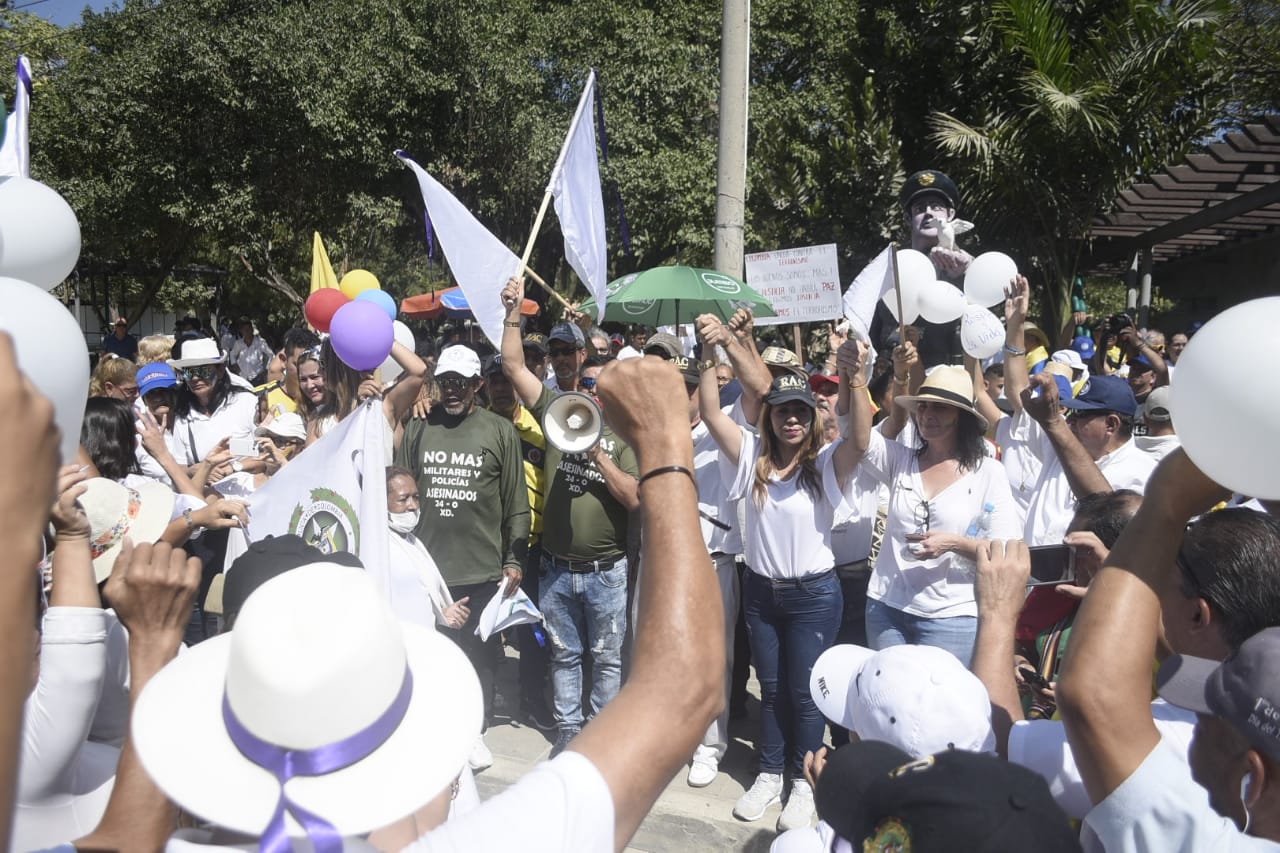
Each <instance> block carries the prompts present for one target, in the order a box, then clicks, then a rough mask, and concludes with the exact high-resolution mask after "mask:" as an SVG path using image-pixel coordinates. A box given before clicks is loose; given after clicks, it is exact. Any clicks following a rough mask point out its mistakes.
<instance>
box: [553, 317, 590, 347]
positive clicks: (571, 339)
mask: <svg viewBox="0 0 1280 853" xmlns="http://www.w3.org/2000/svg"><path fill="white" fill-rule="evenodd" d="M549 340H552V341H563V342H565V343H567V344H573V345H574V346H575V347H577V348H578V349H586V348H587V339H586V337H584V336H583V334H582V329H579V328H578V327H577V326H575V325H574V324H573V323H556V325H555V326H554V327H553V328H552V329H551V335H550V336H549Z"/></svg>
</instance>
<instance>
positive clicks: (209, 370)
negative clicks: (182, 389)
mask: <svg viewBox="0 0 1280 853" xmlns="http://www.w3.org/2000/svg"><path fill="white" fill-rule="evenodd" d="M221 367H222V365H220V364H201V365H198V366H196V367H184V368H182V375H183V376H185V377H186V379H187V381H188V382H190V381H191V380H192V379H200V380H203V381H205V382H212V381H213V379H214V377H215V376H217V375H218V370H219V369H220V368H221Z"/></svg>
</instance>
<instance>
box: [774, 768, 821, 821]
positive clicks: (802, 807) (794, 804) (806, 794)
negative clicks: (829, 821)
mask: <svg viewBox="0 0 1280 853" xmlns="http://www.w3.org/2000/svg"><path fill="white" fill-rule="evenodd" d="M812 822H813V789H812V788H810V787H809V783H808V782H806V781H805V780H803V779H796V780H795V781H794V782H792V783H791V793H790V794H789V795H787V805H786V806H785V807H784V808H783V809H782V814H781V815H779V816H778V832H786V831H787V830H789V829H800V828H802V827H806V826H808V825H809V824H810V823H812Z"/></svg>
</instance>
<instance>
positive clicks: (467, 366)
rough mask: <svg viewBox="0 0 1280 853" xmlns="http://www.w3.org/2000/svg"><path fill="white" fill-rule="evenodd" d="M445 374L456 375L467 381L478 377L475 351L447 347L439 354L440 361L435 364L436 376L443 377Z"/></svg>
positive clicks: (478, 357)
mask: <svg viewBox="0 0 1280 853" xmlns="http://www.w3.org/2000/svg"><path fill="white" fill-rule="evenodd" d="M446 373H456V374H458V375H459V376H462V377H465V378H467V379H473V378H475V377H477V376H479V375H480V356H478V355H476V351H475V350H473V349H472V348H471V347H464V346H462V345H456V346H451V347H448V348H446V349H445V351H444V352H442V353H440V360H439V361H437V362H436V376H443V375H445V374H446Z"/></svg>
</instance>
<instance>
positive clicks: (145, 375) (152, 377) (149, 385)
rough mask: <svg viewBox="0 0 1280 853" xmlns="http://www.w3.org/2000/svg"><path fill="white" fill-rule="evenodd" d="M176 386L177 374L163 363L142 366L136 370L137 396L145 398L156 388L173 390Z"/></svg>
mask: <svg viewBox="0 0 1280 853" xmlns="http://www.w3.org/2000/svg"><path fill="white" fill-rule="evenodd" d="M177 384H178V374H176V373H174V372H173V368H172V367H170V366H169V365H167V364H165V363H164V362H163V361H157V362H153V363H151V364H144V365H143V366H142V367H140V368H138V394H139V395H141V396H143V397H145V396H147V394H148V393H149V392H151V391H154V390H156V389H157V388H173V387H174V386H176V385H177Z"/></svg>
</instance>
